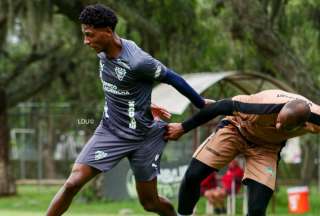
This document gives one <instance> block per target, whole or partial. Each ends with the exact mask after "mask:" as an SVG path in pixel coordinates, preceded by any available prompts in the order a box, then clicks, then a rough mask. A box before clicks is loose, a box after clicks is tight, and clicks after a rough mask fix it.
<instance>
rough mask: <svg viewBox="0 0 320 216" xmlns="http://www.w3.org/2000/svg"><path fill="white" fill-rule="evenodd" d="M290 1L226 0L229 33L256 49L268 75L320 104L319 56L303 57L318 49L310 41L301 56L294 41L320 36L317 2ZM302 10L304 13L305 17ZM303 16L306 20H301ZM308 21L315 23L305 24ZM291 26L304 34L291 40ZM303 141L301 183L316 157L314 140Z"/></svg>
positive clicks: (307, 179)
mask: <svg viewBox="0 0 320 216" xmlns="http://www.w3.org/2000/svg"><path fill="white" fill-rule="evenodd" d="M293 4H294V7H292V6H291V5H289V3H288V1H286V0H262V1H257V0H243V1H238V0H231V1H229V3H228V5H229V6H230V8H231V10H232V12H233V14H234V20H233V23H232V25H233V26H232V28H231V29H232V31H231V32H232V34H233V36H234V38H235V39H237V40H240V41H241V42H242V43H245V44H249V45H250V46H252V47H254V48H255V49H256V51H257V54H258V55H259V56H260V57H261V59H263V60H262V61H263V68H265V69H266V70H267V71H268V72H269V73H270V74H271V75H273V76H275V77H278V78H279V79H281V80H284V81H285V82H287V83H288V84H290V85H291V86H292V87H293V88H294V89H295V90H296V91H297V92H299V93H302V94H303V95H304V96H306V97H308V98H310V99H312V100H313V101H314V102H316V103H318V104H319V102H320V100H319V96H320V94H319V91H318V89H319V78H318V77H319V72H320V71H316V70H317V69H319V67H317V66H316V64H319V58H317V60H315V61H316V62H312V63H313V64H309V65H308V64H306V62H308V61H309V62H311V61H310V60H309V59H305V58H304V57H309V58H311V59H312V57H313V58H314V56H316V57H318V56H319V52H318V50H317V51H315V52H313V49H312V45H311V46H310V43H311V42H310V43H309V46H310V47H304V49H303V53H302V57H301V56H298V55H297V50H298V48H299V43H297V41H299V40H304V41H303V43H304V44H305V43H307V42H308V40H314V38H313V35H314V34H311V38H310V37H309V38H308V37H307V36H306V32H307V33H309V34H310V33H315V32H317V34H318V35H320V34H319V19H318V17H319V16H318V15H317V14H318V13H319V12H318V11H319V9H320V4H316V3H314V2H312V1H307V2H303V3H301V2H300V3H298V1H294V2H293ZM285 9H287V10H285ZM286 11H287V14H286ZM296 11H297V12H296ZM289 13H291V14H289ZM301 13H305V14H304V15H305V16H303V15H301ZM310 14H311V15H312V16H310ZM304 17H306V19H307V20H303V21H301V19H303V18H304ZM290 19H294V21H295V22H298V24H297V23H288V22H289V21H288V20H290ZM299 19H300V20H299ZM310 21H311V22H312V23H313V24H314V25H308V23H309V22H310ZM298 25H300V26H298ZM310 26H311V27H310ZM293 28H304V29H303V34H299V35H298V37H300V38H299V39H295V40H293V38H294V36H293V35H294V32H293ZM298 33H300V32H298ZM318 37H319V36H318ZM290 42H291V44H290ZM317 43H318V44H313V46H314V45H315V46H316V47H319V42H317ZM307 44H308V43H307ZM304 46H305V45H304ZM294 48H296V49H294ZM298 51H300V50H298ZM310 52H311V53H310ZM313 66H314V67H313ZM305 143H306V146H305V147H304V148H303V149H304V161H303V167H304V169H302V171H301V179H302V182H303V183H309V182H310V181H311V179H312V170H313V169H314V162H313V161H314V159H315V154H314V151H312V149H316V148H315V145H316V144H317V143H316V142H314V140H310V139H307V140H305Z"/></svg>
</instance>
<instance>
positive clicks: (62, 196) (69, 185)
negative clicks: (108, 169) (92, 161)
mask: <svg viewBox="0 0 320 216" xmlns="http://www.w3.org/2000/svg"><path fill="white" fill-rule="evenodd" d="M99 173H100V171H99V170H97V169H95V168H93V167H90V166H88V165H84V164H75V165H74V166H73V168H72V171H71V174H70V176H69V178H68V179H67V181H66V182H65V183H64V185H63V186H62V187H61V189H60V190H59V191H58V193H57V194H56V195H55V197H54V198H53V200H52V201H51V203H50V206H49V208H48V210H47V214H46V215H47V216H60V215H62V214H63V213H64V212H65V211H66V210H67V209H68V208H69V206H70V204H71V201H72V199H73V197H74V196H75V195H76V194H77V193H78V191H79V190H80V189H81V188H82V187H83V185H85V184H86V183H87V182H88V181H89V180H90V179H92V178H93V177H95V176H96V175H97V174H99Z"/></svg>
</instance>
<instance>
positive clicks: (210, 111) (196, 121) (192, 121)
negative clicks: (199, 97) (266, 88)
mask: <svg viewBox="0 0 320 216" xmlns="http://www.w3.org/2000/svg"><path fill="white" fill-rule="evenodd" d="M233 112H234V106H233V101H232V100H230V99H224V100H219V101H217V102H215V103H213V104H210V105H208V106H207V107H205V108H204V109H202V110H200V111H199V112H198V113H196V114H195V115H193V116H192V117H190V118H189V119H187V120H186V121H184V122H182V128H183V132H184V133H187V132H188V131H190V130H192V129H194V128H196V127H198V126H200V125H202V124H204V123H206V122H208V121H210V120H211V119H214V118H215V117H217V116H219V115H232V114H233Z"/></svg>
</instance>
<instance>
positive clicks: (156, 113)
mask: <svg viewBox="0 0 320 216" xmlns="http://www.w3.org/2000/svg"><path fill="white" fill-rule="evenodd" d="M151 113H152V116H153V118H154V120H161V119H163V120H169V119H171V113H170V112H169V111H168V110H166V109H165V108H163V107H161V106H158V105H155V104H151Z"/></svg>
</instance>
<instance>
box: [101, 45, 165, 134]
mask: <svg viewBox="0 0 320 216" xmlns="http://www.w3.org/2000/svg"><path fill="white" fill-rule="evenodd" d="M121 42H122V50H121V53H120V55H119V57H118V58H116V59H108V58H107V57H106V55H105V53H104V52H101V53H99V54H98V57H99V58H100V78H101V81H102V85H103V90H104V95H105V105H104V116H103V125H104V126H106V127H108V128H109V129H110V130H111V131H113V133H115V134H116V135H117V136H119V137H122V138H125V139H131V140H142V139H143V138H144V137H145V136H146V135H147V132H148V131H149V129H150V128H151V127H152V126H153V117H152V114H151V110H150V103H151V91H152V87H153V83H154V82H155V81H161V79H162V78H163V76H164V75H165V73H166V71H167V68H166V67H165V66H164V65H163V64H161V63H160V62H159V61H158V60H156V59H154V58H153V57H151V56H150V55H149V54H147V53H146V52H144V51H143V50H142V49H140V48H139V47H138V46H137V45H136V44H135V43H134V42H133V41H129V40H125V39H121Z"/></svg>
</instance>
